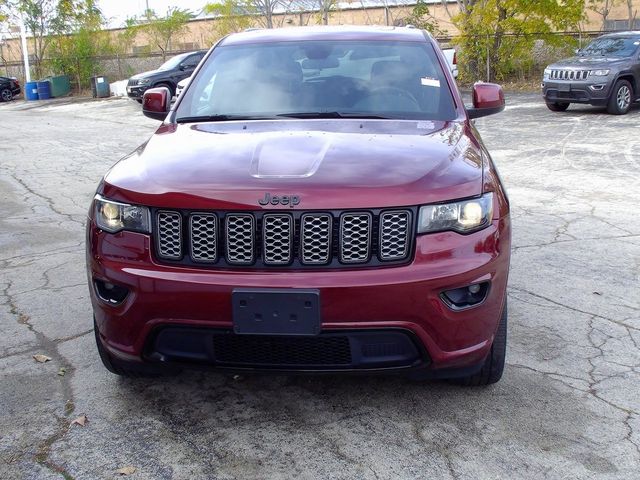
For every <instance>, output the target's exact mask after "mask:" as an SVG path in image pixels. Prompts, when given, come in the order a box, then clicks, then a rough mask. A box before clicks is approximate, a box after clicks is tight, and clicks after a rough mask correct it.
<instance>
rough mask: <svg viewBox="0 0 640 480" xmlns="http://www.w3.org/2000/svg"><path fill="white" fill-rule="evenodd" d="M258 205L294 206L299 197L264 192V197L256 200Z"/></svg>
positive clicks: (298, 201) (297, 202)
mask: <svg viewBox="0 0 640 480" xmlns="http://www.w3.org/2000/svg"><path fill="white" fill-rule="evenodd" d="M258 203H259V204H260V205H263V206H264V205H269V204H271V205H289V207H290V208H293V207H295V206H296V205H298V204H299V203H300V197H298V196H296V195H273V196H272V195H271V194H270V193H268V192H267V193H265V194H264V198H261V199H260V200H258Z"/></svg>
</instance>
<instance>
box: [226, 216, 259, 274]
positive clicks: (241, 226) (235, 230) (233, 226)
mask: <svg viewBox="0 0 640 480" xmlns="http://www.w3.org/2000/svg"><path fill="white" fill-rule="evenodd" d="M225 223H226V225H227V230H226V233H227V235H226V239H225V240H226V243H225V249H226V251H227V262H229V263H230V264H232V265H251V264H252V263H253V259H254V250H255V248H254V239H255V235H256V227H255V220H254V218H253V215H250V214H248V213H242V214H230V215H227V217H226V218H225Z"/></svg>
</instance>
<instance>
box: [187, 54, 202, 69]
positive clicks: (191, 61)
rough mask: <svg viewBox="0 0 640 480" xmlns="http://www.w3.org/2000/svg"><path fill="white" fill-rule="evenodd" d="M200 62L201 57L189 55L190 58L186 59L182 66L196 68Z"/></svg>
mask: <svg viewBox="0 0 640 480" xmlns="http://www.w3.org/2000/svg"><path fill="white" fill-rule="evenodd" d="M200 60H202V55H191V56H190V57H187V58H186V59H185V61H184V62H182V64H183V65H184V66H185V67H186V68H196V67H197V66H198V63H200Z"/></svg>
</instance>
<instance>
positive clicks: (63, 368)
mask: <svg viewBox="0 0 640 480" xmlns="http://www.w3.org/2000/svg"><path fill="white" fill-rule="evenodd" d="M65 373H67V369H66V368H65V367H60V369H59V370H58V375H60V376H61V377H64V374H65Z"/></svg>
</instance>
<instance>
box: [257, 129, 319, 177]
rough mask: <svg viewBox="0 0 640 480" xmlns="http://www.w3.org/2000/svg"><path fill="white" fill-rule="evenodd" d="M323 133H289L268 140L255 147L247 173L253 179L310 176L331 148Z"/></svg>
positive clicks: (267, 138) (263, 140)
mask: <svg viewBox="0 0 640 480" xmlns="http://www.w3.org/2000/svg"><path fill="white" fill-rule="evenodd" d="M327 137H328V136H327V135H325V134H324V133H314V132H290V133H287V134H286V135H282V134H278V135H274V136H268V137H266V138H264V139H262V140H260V141H258V142H257V143H256V146H255V148H254V150H253V157H252V159H251V167H250V173H251V176H252V177H255V178H306V177H310V176H312V175H313V174H314V173H316V171H317V170H318V168H320V164H321V163H322V161H323V160H324V157H325V155H326V153H327V150H329V147H330V145H331V142H330V140H329V139H328V138H327Z"/></svg>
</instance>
